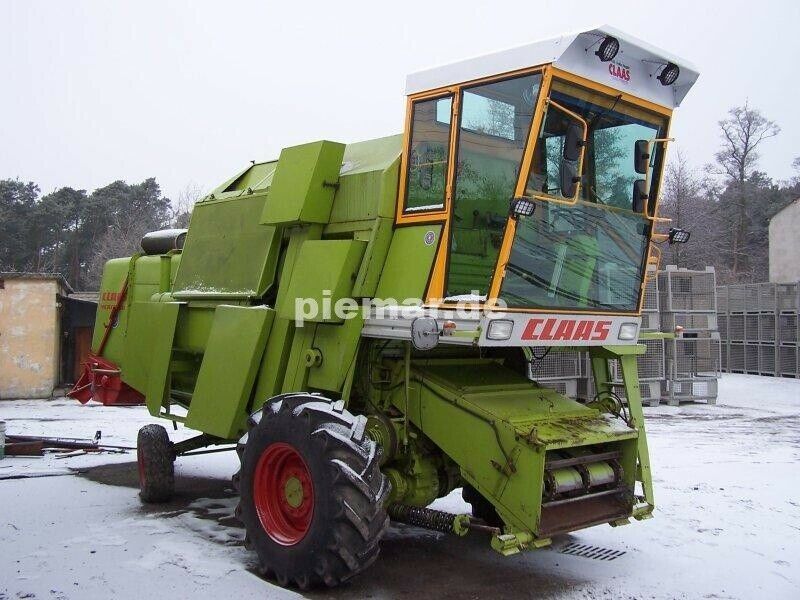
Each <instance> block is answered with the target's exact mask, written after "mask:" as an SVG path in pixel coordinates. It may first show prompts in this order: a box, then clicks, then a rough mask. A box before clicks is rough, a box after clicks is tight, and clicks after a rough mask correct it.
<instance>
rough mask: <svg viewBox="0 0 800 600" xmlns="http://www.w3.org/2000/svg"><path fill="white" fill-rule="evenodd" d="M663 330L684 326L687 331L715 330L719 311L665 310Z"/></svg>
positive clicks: (673, 329) (662, 314) (662, 323)
mask: <svg viewBox="0 0 800 600" xmlns="http://www.w3.org/2000/svg"><path fill="white" fill-rule="evenodd" d="M661 326H662V328H663V329H662V331H669V332H672V331H675V329H676V328H677V327H682V328H683V329H684V330H685V331H709V330H710V331H715V330H716V329H717V313H715V312H663V313H661Z"/></svg>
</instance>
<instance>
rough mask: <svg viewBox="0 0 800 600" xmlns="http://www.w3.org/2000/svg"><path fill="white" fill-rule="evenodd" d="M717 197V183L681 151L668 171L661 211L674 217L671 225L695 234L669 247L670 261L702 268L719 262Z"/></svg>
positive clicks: (666, 255)
mask: <svg viewBox="0 0 800 600" xmlns="http://www.w3.org/2000/svg"><path fill="white" fill-rule="evenodd" d="M715 196H716V190H715V187H714V182H713V181H711V180H709V179H708V178H707V177H704V176H703V175H702V174H701V173H699V172H698V171H697V170H696V169H694V168H693V167H692V166H691V164H690V163H689V160H688V159H687V157H686V155H685V154H684V153H683V152H682V151H681V150H678V151H677V153H676V154H675V155H674V157H673V159H672V160H671V161H670V162H669V164H668V165H667V168H666V171H665V173H664V192H663V195H662V199H661V204H660V210H659V212H660V214H661V216H665V217H668V218H670V219H672V223H671V226H673V227H680V228H682V229H687V230H689V231H691V233H692V237H691V238H690V240H689V243H688V244H675V245H672V246H669V247H668V248H667V249H666V250H665V252H664V261H665V262H666V263H667V264H676V265H678V266H680V267H687V268H699V269H702V268H705V266H706V265H714V264H716V263H717V262H718V258H719V245H720V240H719V239H718V236H717V231H718V228H717V226H716V218H717V216H718V215H717V213H718V210H717V206H716V205H717V203H716V201H715Z"/></svg>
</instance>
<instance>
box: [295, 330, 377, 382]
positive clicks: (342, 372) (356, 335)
mask: <svg viewBox="0 0 800 600" xmlns="http://www.w3.org/2000/svg"><path fill="white" fill-rule="evenodd" d="M363 325H364V320H363V318H361V317H357V318H355V319H348V320H346V321H345V322H344V323H342V324H341V325H329V324H324V325H319V326H317V328H316V332H315V334H314V342H313V347H314V348H315V349H316V350H318V351H319V353H320V360H319V364H314V365H311V366H309V367H308V369H309V373H308V387H310V388H313V389H315V390H326V391H333V392H336V391H339V390H341V389H342V388H343V386H344V382H345V379H346V377H347V375H348V373H349V372H350V371H351V369H353V368H355V365H354V362H355V360H356V353H357V351H358V341H359V339H360V338H361V328H362V327H363Z"/></svg>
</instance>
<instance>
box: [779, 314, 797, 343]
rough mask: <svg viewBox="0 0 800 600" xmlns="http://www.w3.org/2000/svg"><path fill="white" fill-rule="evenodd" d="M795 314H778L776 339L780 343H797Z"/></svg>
mask: <svg viewBox="0 0 800 600" xmlns="http://www.w3.org/2000/svg"><path fill="white" fill-rule="evenodd" d="M797 334H798V331H797V315H796V314H791V313H787V314H782V315H779V316H778V340H779V341H780V343H781V344H797V343H798V341H799V340H798V337H797Z"/></svg>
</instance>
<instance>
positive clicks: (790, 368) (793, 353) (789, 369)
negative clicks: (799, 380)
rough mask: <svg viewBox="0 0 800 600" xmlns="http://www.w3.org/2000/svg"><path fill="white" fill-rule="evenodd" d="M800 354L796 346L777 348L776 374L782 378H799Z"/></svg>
mask: <svg viewBox="0 0 800 600" xmlns="http://www.w3.org/2000/svg"><path fill="white" fill-rule="evenodd" d="M798 359H800V352H798V349H797V346H778V374H779V375H782V376H783V377H800V364H798Z"/></svg>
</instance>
